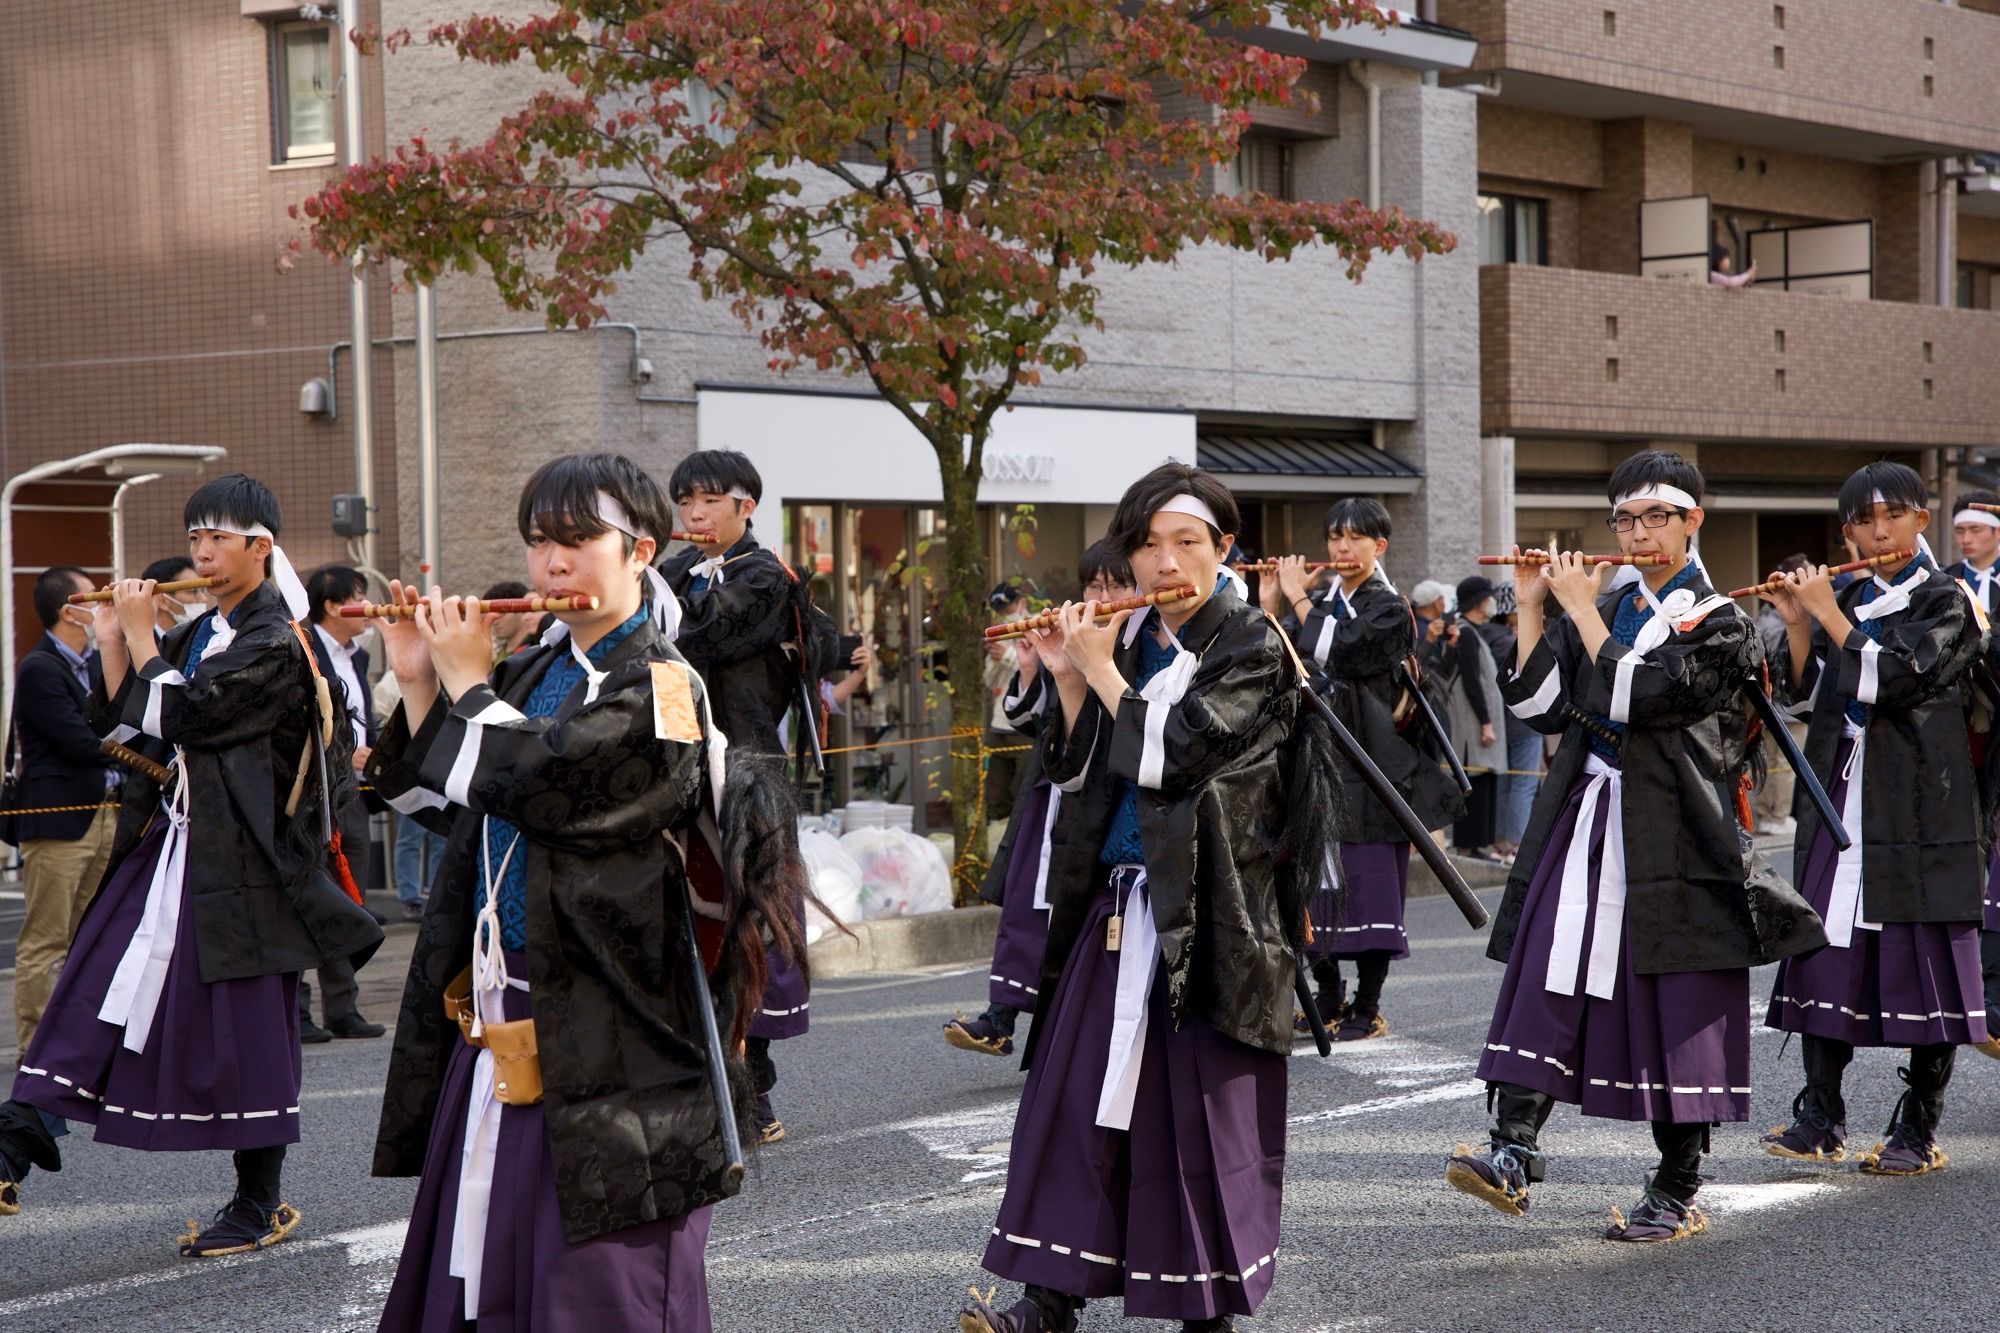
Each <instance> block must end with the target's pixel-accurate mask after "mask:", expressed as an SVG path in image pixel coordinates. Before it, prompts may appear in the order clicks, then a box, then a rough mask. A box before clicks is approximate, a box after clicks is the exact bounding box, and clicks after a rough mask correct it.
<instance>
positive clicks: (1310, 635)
mask: <svg viewBox="0 0 2000 1333" xmlns="http://www.w3.org/2000/svg"><path fill="white" fill-rule="evenodd" d="M1332 586H1333V587H1336V588H1337V587H1338V586H1339V584H1338V582H1335V583H1334V584H1333V585H1332ZM1329 595H1333V594H1331V593H1330V594H1329ZM1349 600H1350V603H1351V604H1352V606H1353V608H1354V615H1353V616H1352V617H1350V618H1347V619H1344V620H1341V621H1339V622H1337V623H1336V624H1335V625H1334V628H1333V630H1332V632H1331V633H1328V632H1327V624H1328V620H1329V616H1330V613H1331V611H1332V608H1333V603H1332V602H1331V601H1328V600H1327V599H1326V598H1325V597H1316V598H1314V599H1313V604H1312V610H1310V611H1308V612H1307V613H1306V618H1305V621H1304V622H1303V623H1302V624H1300V626H1299V627H1298V629H1297V631H1295V632H1294V634H1293V636H1292V642H1293V643H1295V644H1296V645H1298V650H1299V653H1300V655H1301V656H1303V657H1304V658H1305V659H1306V660H1307V661H1308V662H1313V663H1316V664H1317V665H1318V666H1319V668H1320V670H1321V671H1323V672H1325V673H1326V678H1327V682H1328V685H1329V688H1328V690H1327V696H1326V697H1327V701H1328V702H1329V703H1331V704H1332V705H1333V711H1334V712H1335V713H1337V714H1338V715H1339V717H1340V720H1341V722H1342V723H1343V724H1345V725H1346V727H1347V729H1348V730H1349V731H1351V732H1353V733H1354V737H1355V739H1356V740H1358V741H1360V742H1361V745H1362V748H1363V749H1365V750H1367V752H1368V755H1369V757H1370V758H1372V759H1373V760H1374V761H1375V762H1376V764H1377V765H1378V766H1380V768H1381V769H1382V771H1383V773H1385V774H1387V775H1388V778H1389V781H1390V782H1392V783H1394V784H1395V786H1396V790H1397V791H1399V792H1401V793H1402V795H1403V799H1404V800H1405V801H1408V802H1409V803H1410V808H1411V809H1412V810H1414V811H1416V812H1417V815H1418V817H1419V818H1421V819H1422V820H1423V821H1424V827H1425V828H1431V829H1435V828H1443V827H1445V826H1446V825H1448V824H1450V823H1452V822H1454V821H1455V820H1457V819H1458V817H1459V816H1460V815H1462V814H1464V813H1465V797H1464V796H1463V795H1462V794H1460V792H1459V790H1458V783H1457V782H1456V781H1455V780H1454V779H1453V778H1452V775H1451V770H1450V769H1449V768H1447V767H1445V766H1444V765H1445V760H1444V749H1443V748H1442V747H1441V746H1439V745H1438V744H1437V743H1436V740H1435V738H1434V737H1433V736H1432V734H1431V731H1430V728H1429V725H1428V724H1427V723H1426V722H1425V721H1424V720H1423V719H1422V718H1421V717H1417V718H1413V719H1411V722H1410V725H1409V727H1408V728H1407V729H1406V730H1404V731H1402V732H1398V731H1397V730H1396V721H1395V707H1396V700H1397V699H1398V698H1399V697H1400V696H1401V695H1402V694H1403V684H1402V672H1401V671H1400V670H1399V669H1398V668H1399V667H1400V666H1401V665H1402V663H1403V659H1404V658H1406V657H1408V656H1410V654H1411V653H1413V652H1415V651H1416V643H1417V639H1416V626H1415V625H1414V624H1413V623H1412V622H1411V618H1410V604H1409V603H1408V602H1405V601H1404V600H1403V599H1402V597H1401V595H1400V594H1398V593H1397V592H1396V590H1395V589H1393V588H1391V587H1390V586H1389V585H1388V584H1387V583H1384V582H1383V581H1382V580H1381V579H1380V578H1371V579H1369V580H1368V581H1367V582H1366V583H1363V584H1362V585H1361V586H1360V587H1358V588H1356V589H1355V590H1354V596H1353V597H1352V598H1350V599H1349ZM1322 650H1324V651H1322ZM1432 704H1433V706H1434V707H1435V708H1436V709H1437V712H1438V715H1439V716H1440V717H1442V716H1443V715H1444V701H1443V699H1442V698H1441V697H1438V696H1433V697H1432ZM1336 753H1338V752H1336ZM1337 762H1338V764H1339V768H1340V781H1341V786H1342V788H1343V789H1344V790H1345V791H1346V792H1347V793H1348V795H1347V800H1346V803H1345V805H1344V807H1343V809H1342V812H1341V820H1340V840H1341V841H1342V842H1402V841H1403V840H1404V839H1406V838H1407V837H1408V836H1409V835H1408V834H1407V833H1405V832H1404V831H1403V826H1402V825H1401V824H1399V823H1397V822H1396V819H1395V817H1394V816H1393V815H1391V814H1390V813H1389V812H1388V811H1387V810H1386V809H1384V808H1383V806H1382V803H1381V802H1380V801H1378V800H1376V799H1375V796H1374V794H1373V793H1372V792H1370V791H1369V790H1368V785H1367V783H1365V782H1364V781H1363V780H1362V778H1361V775H1360V773H1358V772H1357V771H1356V770H1355V768H1354V766H1353V765H1352V764H1350V763H1349V762H1348V760H1347V756H1346V755H1344V754H1341V755H1339V757H1338V760H1337Z"/></svg>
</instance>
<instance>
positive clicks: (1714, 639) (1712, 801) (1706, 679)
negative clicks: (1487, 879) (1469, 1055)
mask: <svg viewBox="0 0 2000 1333" xmlns="http://www.w3.org/2000/svg"><path fill="white" fill-rule="evenodd" d="M1686 586H1687V588H1688V590H1689V591H1690V592H1692V593H1693V594H1694V599H1695V601H1694V604H1695V605H1696V606H1697V607H1698V606H1699V605H1700V604H1701V603H1702V602H1704V601H1706V600H1707V599H1708V598H1709V597H1710V596H1711V595H1712V594H1713V593H1714V591H1715V590H1714V589H1713V588H1711V587H1710V586H1709V585H1708V582H1707V580H1705V579H1703V578H1700V577H1699V576H1697V577H1696V578H1695V579H1694V580H1693V581H1692V582H1691V583H1689V584H1688V585H1686ZM1636 596H1638V593H1637V592H1636V591H1635V590H1634V589H1632V588H1630V587H1624V588H1618V589H1614V590H1612V591H1611V592H1608V593H1606V594H1605V595H1604V596H1602V597H1600V598H1599V599H1598V601H1597V611H1598V614H1599V615H1601V616H1603V617H1604V623H1605V624H1606V625H1610V624H1611V623H1612V621H1613V619H1614V618H1615V617H1616V616H1617V614H1618V603H1619V601H1620V599H1621V598H1625V597H1636ZM1762 653H1763V649H1762V647H1761V645H1760V644H1759V643H1758V640H1757V633H1756V630H1755V628H1754V627H1753V626H1752V625H1751V622H1750V619H1749V617H1747V616H1745V615H1744V614H1743V613H1742V612H1741V611H1739V610H1737V608H1736V605H1735V603H1733V602H1725V603H1723V604H1722V605H1721V606H1719V607H1717V608H1716V609H1714V610H1712V611H1710V612H1708V614H1707V615H1705V616H1703V617H1702V618H1701V620H1700V621H1699V622H1698V623H1695V624H1691V625H1690V624H1688V623H1687V622H1685V621H1683V622H1682V627H1681V628H1680V629H1678V630H1677V631H1676V632H1675V633H1673V634H1670V635H1669V636H1668V637H1667V640H1666V642H1664V643H1662V644H1660V645H1659V646H1658V647H1656V648H1654V649H1652V650H1651V651H1650V652H1647V653H1644V654H1639V653H1635V652H1634V651H1633V650H1632V649H1630V648H1628V647H1626V646H1625V645H1623V644H1621V643H1619V642H1618V641H1617V640H1616V639H1609V638H1607V639H1606V640H1605V642H1604V647H1603V648H1602V649H1601V650H1600V651H1599V652H1598V654H1597V656H1596V657H1595V658H1591V657H1586V656H1585V655H1584V652H1583V642H1582V640H1581V638H1579V636H1578V635H1577V631H1576V625H1575V622H1574V621H1573V620H1572V619H1571V618H1570V617H1568V616H1565V617H1563V618H1562V619H1561V620H1560V621H1557V622H1556V623H1555V624H1552V625H1549V626H1548V627H1547V628H1546V629H1544V631H1543V633H1542V639H1541V642H1540V643H1538V644H1536V645H1535V650H1534V652H1533V653H1532V654H1530V655H1529V657H1528V661H1527V663H1526V664H1525V665H1524V666H1523V667H1522V668H1521V670H1520V672H1519V673H1518V674H1510V676H1509V677H1508V679H1506V680H1504V681H1502V682H1501V695H1502V696H1503V697H1504V698H1505V699H1506V701H1507V705H1508V707H1509V708H1510V709H1511V710H1512V711H1513V713H1514V715H1515V716H1516V717H1519V718H1520V719H1521V720H1522V721H1523V722H1525V723H1527V724H1528V725H1529V726H1530V727H1533V728H1534V729H1535V730H1536V731H1539V732H1542V733H1544V734H1546V735H1551V736H1561V737H1562V743H1561V745H1559V746H1558V747H1557V749H1556V753H1555V758H1554V759H1552V760H1550V761H1549V771H1548V776H1547V777H1546V778H1545V779H1544V780H1543V782H1542V788H1541V791H1540V793H1539V794H1538V795H1537V796H1536V797H1535V809H1534V814H1533V816H1532V817H1531V818H1530V819H1529V821H1528V831H1527V833H1526V834H1525V835H1524V836H1523V837H1522V839H1521V852H1520V855H1519V856H1518V857H1516V858H1515V861H1514V870H1513V872H1512V873H1511V874H1510V875H1509V876H1508V877H1507V893H1506V896H1505V897H1504V898H1503V899H1502V900H1501V903H1500V910H1499V912H1498V913H1497V914H1496V915H1495V918H1494V922H1493V936H1492V939H1491V941H1490V942H1489V943H1488V945H1487V949H1486V954H1487V957H1489V958H1492V959H1494V960H1495V961H1497V962H1505V961H1506V960H1507V956H1508V954H1509V953H1510V952H1511V951H1512V949H1513V947H1514V940H1515V936H1516V934H1517V932H1518V931H1519V929H1520V924H1521V910H1522V907H1523V905H1524V904H1525V902H1526V900H1527V895H1528V883H1529V881H1530V880H1531V879H1532V878H1533V877H1534V874H1535V869H1536V866H1537V865H1538V863H1539V862H1540V861H1541V859H1542V857H1543V856H1544V855H1548V854H1549V834H1550V831H1551V830H1552V829H1553V828H1554V827H1555V824H1556V821H1557V819H1558V818H1559V817H1560V816H1561V814H1562V810H1563V806H1564V804H1565V803H1567V801H1568V800H1569V794H1570V789H1571V787H1572V786H1574V785H1575V782H1576V779H1577V776H1578V775H1579V774H1580V773H1582V772H1583V769H1584V760H1585V757H1586V756H1587V755H1588V754H1589V752H1590V743H1589V736H1588V733H1587V732H1586V731H1585V729H1584V726H1583V725H1582V723H1580V722H1579V721H1578V720H1577V719H1576V717H1575V714H1574V712H1573V711H1572V709H1573V708H1576V709H1582V710H1583V711H1584V712H1586V713H1593V714H1596V715H1597V716H1598V717H1600V718H1610V719H1611V720H1612V721H1614V722H1619V723H1622V724H1624V727H1625V734H1624V741H1623V744H1622V745H1621V746H1620V747H1619V768H1620V770H1621V771H1622V773H1623V780H1624V786H1625V800H1624V809H1623V819H1624V834H1625V881H1626V900H1625V926H1626V931H1627V935H1628V937H1629V939H1630V941H1631V959H1632V968H1633V970H1634V971H1635V972H1640V973H1648V974H1656V973H1662V972H1706V971H1712V970H1717V969H1721V968H1736V967H1754V966H1756V965H1758V964H1761V963H1768V962H1772V961H1775V960H1776V959H1779V958H1788V957H1791V956H1792V955H1794V954H1800V953H1805V952H1807V951H1809V950H1812V949H1816V948H1818V947H1819V946H1821V945H1823V944H1825V943H1826V932H1825V930H1824V929H1823V928H1822V927H1821V925H1820V921H1819V917H1818V916H1817V915H1816V914H1815V913H1814V912H1813V910H1812V909H1811V908H1810V907H1808V906H1806V904H1805V900H1804V899H1802V898H1800V897H1799V896H1798V894H1797V893H1795V892H1793V890H1792V888H1791V886H1790V885H1789V884H1787V883H1785V882H1784V880H1783V879H1781V878H1779V877H1778V875H1777V874H1776V873H1775V872H1774V871H1772V870H1771V868H1770V866H1769V865H1768V864H1766V863H1765V862H1764V861H1763V859H1762V858H1761V857H1758V856H1756V855H1755V854H1754V852H1753V851H1752V849H1751V845H1750V838H1749V835H1748V834H1747V833H1745V832H1744V831H1743V826H1742V824H1741V823H1740V822H1738V820H1737V817H1736V793H1737V780H1738V778H1739V777H1740V776H1741V774H1742V773H1743V769H1744V765H1745V762H1746V754H1745V737H1746V735H1747V727H1748V722H1747V716H1746V705H1745V703H1744V700H1743V696H1742V687H1743V682H1744V680H1745V679H1746V678H1747V677H1749V675H1750V674H1751V673H1752V672H1753V671H1755V670H1756V669H1757V665H1758V663H1759V661H1760V660H1761V658H1762Z"/></svg>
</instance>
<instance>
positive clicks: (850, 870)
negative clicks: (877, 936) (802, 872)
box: [799, 829, 861, 944]
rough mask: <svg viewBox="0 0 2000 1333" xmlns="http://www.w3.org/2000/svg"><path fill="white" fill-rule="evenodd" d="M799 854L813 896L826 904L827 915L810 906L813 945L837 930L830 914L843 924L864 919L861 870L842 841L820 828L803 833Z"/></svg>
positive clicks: (808, 929) (808, 930) (808, 931)
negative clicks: (829, 918)
mask: <svg viewBox="0 0 2000 1333" xmlns="http://www.w3.org/2000/svg"><path fill="white" fill-rule="evenodd" d="M799 854H800V855H801V856H802V857H803V858H804V859H805V863H806V872H807V874H808V875H810V876H811V879H812V891H813V896H814V897H816V898H818V899H819V900H820V902H822V903H825V904H826V912H821V911H820V909H819V907H818V906H817V905H815V904H813V903H807V904H806V943H807V944H812V943H814V942H816V941H817V940H818V939H819V938H820V937H821V936H822V935H825V934H827V933H828V932H829V931H831V930H833V929H834V922H833V921H830V920H828V918H827V913H831V914H832V915H833V917H834V918H835V919H836V920H838V921H839V922H841V923H852V922H855V921H859V920H860V919H861V867H860V866H859V865H858V864H856V863H855V860H854V858H853V857H852V856H849V855H848V854H847V851H846V849H845V848H843V847H842V846H841V845H840V839H839V838H836V837H834V836H833V835H832V834H831V833H823V832H821V831H820V830H818V829H801V830H799Z"/></svg>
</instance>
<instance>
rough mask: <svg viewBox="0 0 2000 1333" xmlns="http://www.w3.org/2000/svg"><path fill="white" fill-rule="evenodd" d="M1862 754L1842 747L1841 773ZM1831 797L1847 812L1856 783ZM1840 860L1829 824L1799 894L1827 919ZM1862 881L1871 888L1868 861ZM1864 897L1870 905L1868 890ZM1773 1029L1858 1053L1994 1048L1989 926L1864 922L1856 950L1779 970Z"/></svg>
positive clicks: (1770, 1017)
mask: <svg viewBox="0 0 2000 1333" xmlns="http://www.w3.org/2000/svg"><path fill="white" fill-rule="evenodd" d="M1853 750H1854V741H1853V739H1852V738H1851V737H1850V738H1848V739H1845V740H1842V741H1841V743H1840V749H1839V750H1838V751H1837V752H1836V753H1835V755H1834V762H1833V771H1834V772H1836V773H1840V774H1843V775H1844V774H1845V773H1846V771H1847V769H1848V767H1849V765H1848V756H1849V755H1850V754H1852V753H1853ZM1828 795H1829V796H1831V797H1832V798H1833V805H1834V808H1835V809H1837V810H1838V809H1843V808H1845V807H1844V806H1843V804H1842V803H1843V801H1844V800H1845V798H1846V795H1847V778H1846V777H1845V776H1842V777H1841V778H1839V779H1838V780H1837V781H1835V782H1834V784H1833V788H1832V790H1831V791H1830V792H1828ZM1839 859H1840V854H1839V852H1838V851H1836V850H1835V848H1834V845H1833V839H1832V838H1831V837H1830V836H1829V835H1828V833H1827V831H1826V826H1825V825H1824V824H1822V825H1820V827H1819V831H1818V832H1817V833H1816V834H1815V835H1814V837H1813V841H1812V847H1811V850H1809V851H1808V852H1807V853H1806V863H1805V869H1804V871H1803V872H1801V873H1800V875H1799V877H1798V887H1799V895H1800V896H1801V897H1803V898H1804V899H1805V900H1806V901H1807V902H1808V903H1810V904H1812V908H1813V910H1814V911H1815V912H1818V913H1820V914H1821V915H1822V916H1824V915H1825V914H1826V912H1827V910H1828V904H1829V901H1830V900H1831V898H1832V896H1833V878H1834V871H1835V870H1836V869H1837V868H1838V864H1839ZM1862 875H1863V877H1864V880H1865V877H1866V875H1867V862H1866V861H1865V860H1864V861H1863V862H1862ZM1862 892H1863V896H1864V901H1865V897H1866V892H1867V890H1866V888H1865V887H1864V889H1863V891H1862ZM1989 896H1991V893H1990V890H1989ZM1987 911H1988V913H1989V914H1990V913H1991V911H1992V909H1991V908H1990V907H1989V908H1988V909H1987ZM1989 919H1990V916H1989ZM1764 1023H1765V1025H1766V1026H1767V1027H1774V1028H1778V1029H1781V1030H1782V1031H1785V1032H1802V1033H1807V1034H1809V1035H1811V1036H1815V1037H1830V1038H1832V1039H1834V1040H1835V1041H1844V1042H1847V1043H1849V1044H1850V1045H1854V1046H1934V1045H1940V1044H1943V1043H1947V1042H1948V1043H1950V1044H1952V1045H1964V1044H1966V1043H1969V1042H1980V1041H1984V1040H1986V1000H1985V996H1984V994H1983V992H1982V989H1981V981H1980V975H1979V927H1978V925H1976V924H1975V923H1973V922H1971V921H1966V922H1938V921H1885V922H1883V923H1882V927H1881V929H1880V930H1868V929H1863V928H1862V927H1861V926H1860V925H1859V924H1858V923H1857V924H1856V925H1855V927H1854V933H1853V937H1852V943H1851V944H1850V945H1849V946H1848V947H1847V948H1845V949H1840V948H1836V947H1834V946H1833V945H1828V946H1827V947H1826V948H1824V949H1820V950H1818V951H1817V952H1815V953H1810V954H1807V955H1805V956H1804V957H1802V958H1788V959H1786V960H1785V961H1784V962H1783V963H1780V964H1779V965H1778V980H1777V984H1776V985H1774V986H1773V987H1772V989H1771V1007H1770V1010H1769V1011H1768V1012H1767V1013H1766V1014H1765V1016H1764Z"/></svg>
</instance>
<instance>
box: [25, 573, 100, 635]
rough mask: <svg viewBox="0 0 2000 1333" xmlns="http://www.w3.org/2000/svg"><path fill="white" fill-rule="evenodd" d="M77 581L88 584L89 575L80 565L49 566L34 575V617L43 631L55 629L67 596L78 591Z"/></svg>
mask: <svg viewBox="0 0 2000 1333" xmlns="http://www.w3.org/2000/svg"><path fill="white" fill-rule="evenodd" d="M78 579H82V580H83V581H84V582H85V583H89V582H90V574H89V573H88V572H87V571H86V570H85V569H84V568H83V567H82V566H81V565H50V566H49V567H48V568H47V569H45V570H43V571H42V572H41V573H39V574H37V575H35V616H36V618H38V619H39V620H40V621H41V622H42V628H43V629H54V628H55V627H56V621H57V620H59V619H61V618H62V610H63V608H64V607H65V606H68V605H69V595H70V594H71V593H73V592H76V591H78V589H77V586H76V581H77V580H78Z"/></svg>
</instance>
